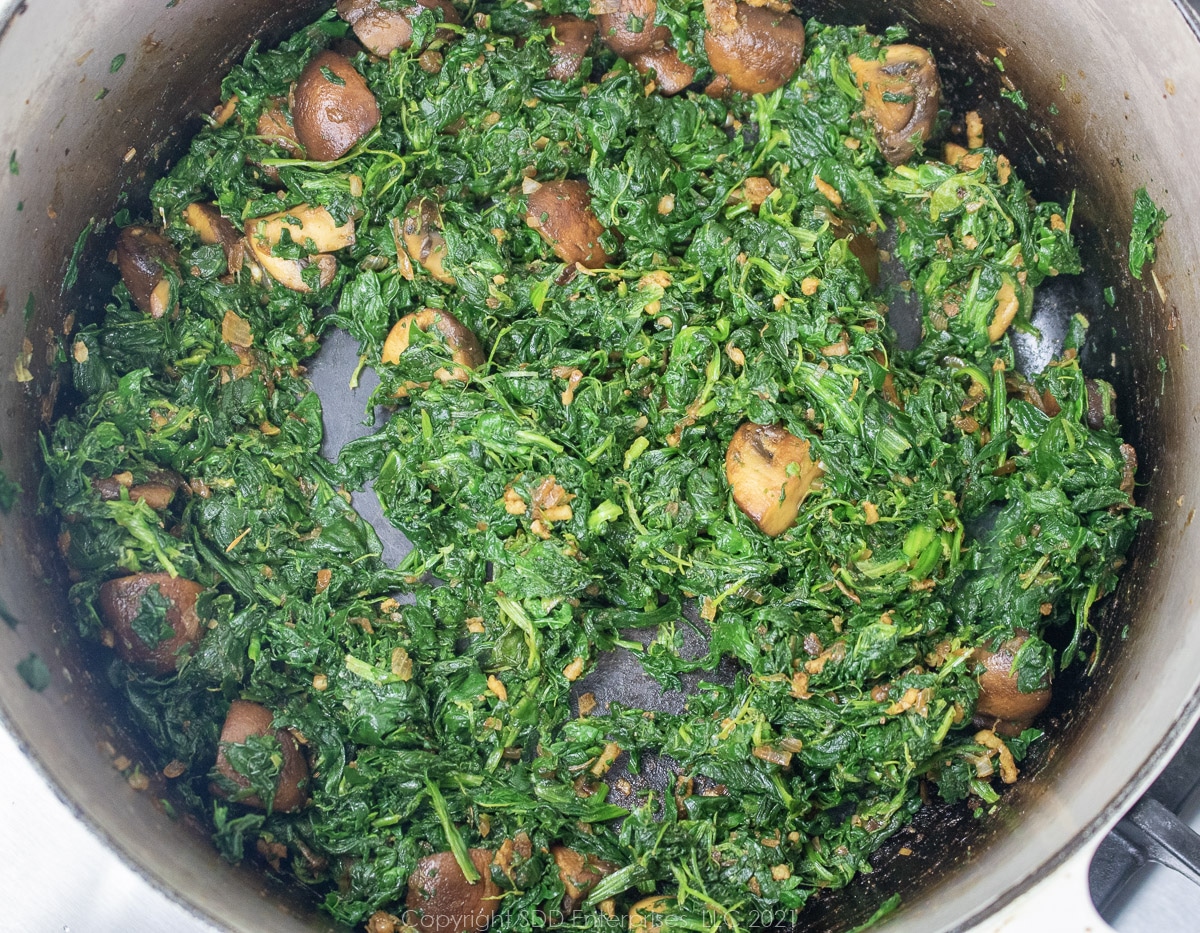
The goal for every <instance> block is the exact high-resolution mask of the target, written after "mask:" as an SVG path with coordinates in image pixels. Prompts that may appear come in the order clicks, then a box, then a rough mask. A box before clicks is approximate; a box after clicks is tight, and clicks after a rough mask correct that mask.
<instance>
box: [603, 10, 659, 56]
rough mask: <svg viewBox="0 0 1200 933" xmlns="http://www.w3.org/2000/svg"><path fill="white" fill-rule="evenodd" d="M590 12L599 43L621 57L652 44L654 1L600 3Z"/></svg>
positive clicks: (635, 52) (642, 49)
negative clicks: (598, 35)
mask: <svg viewBox="0 0 1200 933" xmlns="http://www.w3.org/2000/svg"><path fill="white" fill-rule="evenodd" d="M593 9H598V10H601V11H602V12H601V13H600V14H599V15H598V16H597V17H596V25H597V26H599V27H600V41H601V42H603V43H604V44H605V45H607V46H608V47H609V48H610V49H612V50H613V51H614V52H616V53H617V54H618V55H620V56H621V57H622V58H629V57H630V56H631V55H636V54H637V53H638V52H645V51H647V50H648V49H649V48H650V46H651V45H652V44H653V42H654V17H655V14H657V13H658V0H601V2H600V3H598V4H597V5H596V6H594V7H593Z"/></svg>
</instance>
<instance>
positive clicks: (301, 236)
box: [246, 204, 354, 292]
mask: <svg viewBox="0 0 1200 933" xmlns="http://www.w3.org/2000/svg"><path fill="white" fill-rule="evenodd" d="M284 231H287V234H288V237H289V238H290V239H291V241H292V242H293V243H295V244H297V245H298V246H300V247H302V248H304V249H306V250H309V251H310V253H315V254H317V255H310V256H309V258H307V259H288V258H284V257H281V256H275V255H274V254H273V252H272V251H273V250H274V248H275V247H276V246H278V245H279V243H280V242H282V240H283V234H284ZM246 242H247V243H249V244H250V252H251V253H253V254H254V258H255V259H256V260H257V261H258V264H259V265H261V266H262V267H263V269H264V270H265V271H266V273H267V274H268V275H269V276H271V278H273V279H275V281H277V282H278V283H279V284H280V285H283V286H285V287H287V288H290V289H292V290H293V291H298V292H307V291H310V288H309V285H308V283H307V282H306V281H305V280H304V270H305V268H307V267H308V266H309V265H313V264H315V265H316V266H317V267H318V269H319V270H320V286H321V287H322V288H324V287H325V286H326V285H328V284H329V283H330V282H331V281H333V276H334V273H336V272H337V260H336V259H334V258H333V257H332V256H329V255H327V254H328V253H332V252H336V251H337V250H339V249H344V248H346V247H347V246H353V245H354V222H353V221H349V220H348V221H346V222H345V223H344V224H339V223H338V222H337V221H336V220H334V219H333V215H332V214H330V213H329V211H328V210H327V209H326V208H324V207H313V206H311V205H309V204H298V205H296V206H295V207H290V208H288V209H287V210H286V211H279V212H278V213H275V214H268V215H267V216H266V217H256V218H254V219H252V220H247V221H246Z"/></svg>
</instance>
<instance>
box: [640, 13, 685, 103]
mask: <svg viewBox="0 0 1200 933" xmlns="http://www.w3.org/2000/svg"><path fill="white" fill-rule="evenodd" d="M629 61H630V64H632V65H633V67H634V68H636V69H637V70H638V74H642V75H645V74H648V73H649V72H651V71H653V72H654V84H655V88H656V90H657V91H658V93H660V94H662V95H663V97H674V96H675V95H676V94H678V93H679V92H680V91H683V90H686V89H687V87H688V85H690V84H691V83H692V82H693V81H694V80H695V79H696V69H695V68H693V67H692V66H691V65H689V64H687V63H686V62H685V61H684V60H683V59H681V58H680V57H679V53H678V52H676V51H675V47H674V46H673V45H671V30H669V29H668V28H667V27H666V26H659V27H658V28H657V29H655V30H654V34H653V42H652V43H651V46H650V48H648V49H647V50H646V51H644V52H638V53H637V54H635V55H633V56H631V57H630V59H629Z"/></svg>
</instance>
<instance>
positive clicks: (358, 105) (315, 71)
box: [292, 52, 379, 162]
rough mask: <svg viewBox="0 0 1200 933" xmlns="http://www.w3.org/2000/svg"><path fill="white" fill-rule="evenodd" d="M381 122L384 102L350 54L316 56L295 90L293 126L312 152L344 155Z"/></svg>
mask: <svg viewBox="0 0 1200 933" xmlns="http://www.w3.org/2000/svg"><path fill="white" fill-rule="evenodd" d="M377 123H379V105H378V104H377V103H376V101H375V95H374V94H372V93H371V89H370V88H369V87H367V82H366V81H364V80H363V77H362V75H360V74H359V73H358V72H357V71H356V70H355V69H354V66H353V65H352V64H350V59H348V58H346V56H344V55H339V54H338V53H337V52H320V53H318V54H317V55H316V56H314V57H313V59H312V61H310V62H309V63H308V64H307V65H305V66H304V70H303V71H302V72H300V77H299V78H298V79H297V81H296V85H295V87H294V88H293V90H292V126H293V127H295V130H296V138H297V139H298V140H299V141H300V145H302V146H303V147H304V151H305V152H306V153H307V154H308V158H310V159H313V160H315V161H317V162H329V161H332V160H333V159H340V158H341V157H342V156H344V155H345V154H346V153H347V152H349V151H350V150H351V149H353V148H354V146H355V145H356V144H357V143H358V141H359V140H360V139H362V138H363V137H364V136H366V135H367V134H368V133H369V132H371V130H373V129H374V128H375V126H376V124H377Z"/></svg>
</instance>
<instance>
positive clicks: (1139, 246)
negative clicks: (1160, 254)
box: [1129, 188, 1169, 279]
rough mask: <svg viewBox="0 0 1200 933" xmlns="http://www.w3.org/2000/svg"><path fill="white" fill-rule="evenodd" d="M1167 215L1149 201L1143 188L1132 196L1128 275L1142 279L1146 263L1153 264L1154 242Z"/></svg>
mask: <svg viewBox="0 0 1200 933" xmlns="http://www.w3.org/2000/svg"><path fill="white" fill-rule="evenodd" d="M1168 219H1169V215H1168V214H1167V212H1166V211H1164V210H1163V209H1162V208H1160V207H1159V206H1158V205H1157V204H1155V203H1154V201H1152V200H1151V199H1150V195H1149V194H1147V193H1146V189H1145V188H1138V190H1137V191H1136V192H1135V193H1134V196H1133V229H1132V230H1131V231H1130V234H1129V274H1130V275H1132V276H1133V277H1134V278H1135V279H1140V278H1141V277H1142V272H1143V270H1144V269H1145V268H1146V263H1148V262H1154V255H1155V240H1157V239H1158V238H1159V237H1160V236H1162V232H1163V225H1164V224H1166V222H1167V220H1168Z"/></svg>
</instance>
